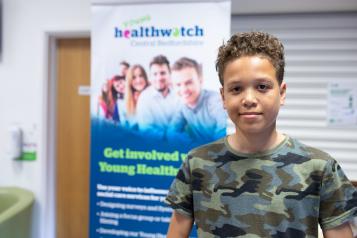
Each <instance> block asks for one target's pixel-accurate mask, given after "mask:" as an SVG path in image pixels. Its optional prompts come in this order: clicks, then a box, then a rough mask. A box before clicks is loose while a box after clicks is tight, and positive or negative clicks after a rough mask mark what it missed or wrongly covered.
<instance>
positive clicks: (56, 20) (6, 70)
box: [0, 0, 90, 238]
mask: <svg viewBox="0 0 357 238" xmlns="http://www.w3.org/2000/svg"><path fill="white" fill-rule="evenodd" d="M2 10H3V12H2V14H3V17H2V21H3V27H2V29H3V32H2V36H3V39H2V57H1V60H0V98H1V100H0V111H1V113H0V186H20V187H24V188H28V189H30V190H32V191H33V192H34V193H35V195H36V204H35V209H34V212H35V213H34V218H33V221H34V226H33V238H49V236H48V235H46V234H45V233H44V232H45V229H44V228H45V219H44V215H45V213H44V212H45V207H46V206H47V202H48V201H47V199H46V198H47V191H48V190H47V189H46V181H47V178H46V176H47V174H46V165H47V159H48V158H46V156H45V155H46V150H45V149H46V148H45V146H46V144H45V143H46V142H45V139H46V138H45V135H46V128H45V125H46V123H45V121H44V119H45V114H46V113H47V110H46V108H47V103H46V100H45V98H46V95H45V93H46V88H47V82H48V76H47V72H48V43H47V37H46V32H63V31H89V28H90V1H89V0H75V1H72V0H53V1H46V0H32V1H26V0H3V6H2ZM14 123H16V124H18V125H19V126H20V127H22V128H24V129H25V130H29V129H30V128H32V127H33V126H36V127H37V131H36V142H37V144H38V157H37V160H36V161H33V162H30V161H29V162H18V161H11V160H9V159H8V155H7V153H6V145H7V143H8V137H7V134H6V132H7V129H8V127H9V126H10V125H12V124H14ZM25 132H26V131H25ZM40 227H41V228H40Z"/></svg>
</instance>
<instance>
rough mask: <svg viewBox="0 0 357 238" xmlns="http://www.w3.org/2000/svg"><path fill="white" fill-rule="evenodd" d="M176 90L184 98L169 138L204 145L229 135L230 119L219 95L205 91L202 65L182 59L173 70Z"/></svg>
mask: <svg viewBox="0 0 357 238" xmlns="http://www.w3.org/2000/svg"><path fill="white" fill-rule="evenodd" d="M171 71H172V73H171V79H172V84H173V89H174V91H175V93H176V94H177V96H178V98H179V99H180V102H181V103H180V104H178V105H177V107H176V111H175V114H174V116H173V119H172V122H171V126H170V127H169V130H168V137H169V139H170V140H172V141H179V142H183V143H194V142H197V143H198V144H203V143H207V142H211V141H214V140H217V139H218V138H221V137H223V136H225V135H226V127H227V116H226V112H225V110H224V108H223V104H222V103H221V100H220V95H219V93H218V92H214V91H212V90H207V89H203V88H202V85H203V77H202V66H201V65H199V64H198V63H197V62H196V61H195V60H193V59H190V58H187V57H182V58H180V59H178V60H177V61H176V62H175V63H174V64H173V65H172V67H171Z"/></svg>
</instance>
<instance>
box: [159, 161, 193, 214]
mask: <svg viewBox="0 0 357 238" xmlns="http://www.w3.org/2000/svg"><path fill="white" fill-rule="evenodd" d="M189 157H190V155H188V156H187V158H186V159H185V161H184V162H183V163H182V165H181V168H180V169H179V171H178V173H177V175H176V178H175V179H174V181H173V182H172V184H171V187H170V190H169V193H168V195H167V197H166V199H165V203H167V204H168V205H169V206H171V207H172V208H173V209H174V210H175V211H176V212H178V213H180V214H183V215H186V216H189V217H193V202H192V187H191V173H190V167H189Z"/></svg>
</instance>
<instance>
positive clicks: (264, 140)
mask: <svg viewBox="0 0 357 238" xmlns="http://www.w3.org/2000/svg"><path fill="white" fill-rule="evenodd" d="M284 139H285V136H284V135H283V134H281V133H278V132H277V131H276V130H273V131H272V132H270V133H265V134H259V135H257V134H243V133H238V132H236V133H234V134H232V135H230V136H228V143H229V145H230V146H231V147H232V148H233V149H235V150H237V151H239V152H241V153H259V152H264V151H268V150H270V149H273V148H274V147H276V146H277V145H279V144H280V143H281V142H282V141H283V140H284Z"/></svg>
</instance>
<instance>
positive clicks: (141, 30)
mask: <svg viewBox="0 0 357 238" xmlns="http://www.w3.org/2000/svg"><path fill="white" fill-rule="evenodd" d="M203 35H204V30H203V28H202V27H199V26H197V25H196V26H193V27H185V26H181V27H174V28H158V27H155V26H149V27H146V26H145V27H144V26H140V27H137V28H133V29H120V28H119V27H114V37H115V38H127V39H129V38H145V37H167V38H169V37H202V36H203Z"/></svg>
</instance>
